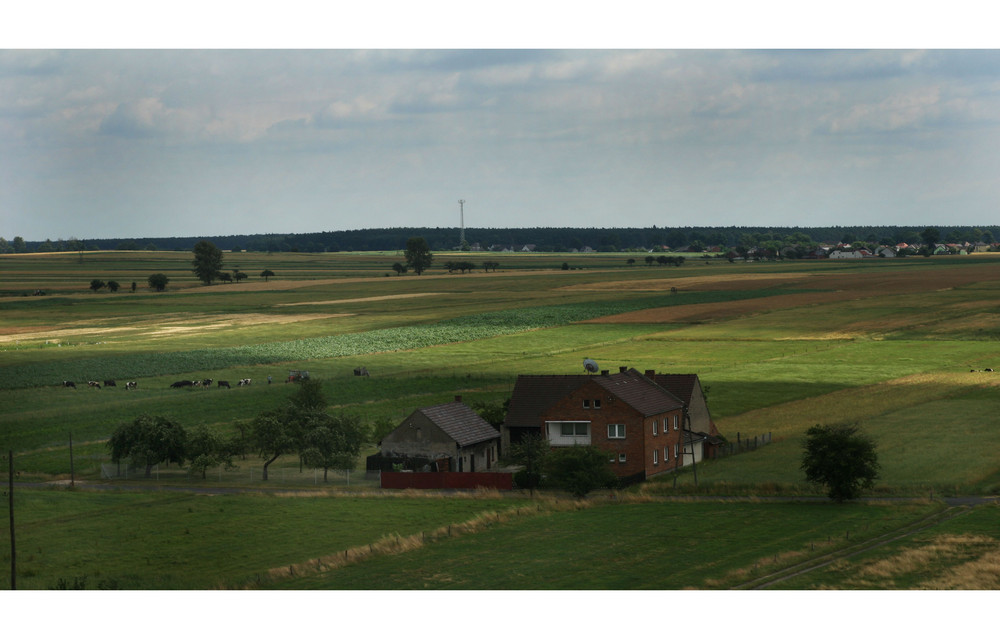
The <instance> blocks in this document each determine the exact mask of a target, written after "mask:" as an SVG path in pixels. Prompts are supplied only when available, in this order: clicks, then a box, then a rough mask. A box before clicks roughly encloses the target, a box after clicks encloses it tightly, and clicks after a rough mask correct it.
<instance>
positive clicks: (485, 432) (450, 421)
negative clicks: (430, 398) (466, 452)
mask: <svg viewBox="0 0 1000 639" xmlns="http://www.w3.org/2000/svg"><path fill="white" fill-rule="evenodd" d="M417 412H418V413H422V414H423V415H424V417H426V418H427V419H429V420H431V421H432V422H433V423H434V425H435V426H437V427H438V428H440V429H441V430H442V431H444V433H445V434H446V435H448V436H449V437H451V438H452V439H454V440H455V442H456V443H457V444H458V445H459V446H463V447H464V446H472V445H473V444H478V443H479V442H484V441H489V440H491V439H496V438H498V437H500V433H499V432H497V429H495V428H493V426H491V425H490V423H489V422H488V421H486V420H485V419H483V418H482V417H480V416H479V413H477V412H476V411H474V410H472V409H471V408H469V407H468V406H467V405H465V404H463V403H462V402H448V403H447V404H438V405H437V406H428V407H427V408H419V409H417Z"/></svg>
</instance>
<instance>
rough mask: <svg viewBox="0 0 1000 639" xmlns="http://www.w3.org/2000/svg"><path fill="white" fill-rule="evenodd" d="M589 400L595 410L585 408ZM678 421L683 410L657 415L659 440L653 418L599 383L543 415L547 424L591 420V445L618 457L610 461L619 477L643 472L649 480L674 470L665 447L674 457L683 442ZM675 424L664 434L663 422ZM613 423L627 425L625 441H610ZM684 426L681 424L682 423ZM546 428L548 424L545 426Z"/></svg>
mask: <svg viewBox="0 0 1000 639" xmlns="http://www.w3.org/2000/svg"><path fill="white" fill-rule="evenodd" d="M585 399H586V400H589V401H590V405H591V408H584V407H583V400H585ZM595 399H599V400H600V401H601V407H600V408H594V407H593V405H594V400H595ZM674 414H676V415H677V416H678V420H681V419H683V415H682V411H681V410H680V409H678V410H675V411H671V412H669V413H664V414H661V415H657V416H656V420H657V424H658V427H657V432H658V433H659V434H658V435H657V436H656V437H653V434H652V422H653V418H652V417H649V418H647V417H645V416H644V415H643V414H641V413H639V412H638V411H636V410H635V409H634V408H632V407H631V406H629V405H628V404H626V403H625V402H623V401H621V400H617V399H615V398H614V397H613V396H611V395H609V394H608V392H607V390H605V389H604V388H602V387H601V386H600V385H598V384H595V383H592V382H591V383H587V384H584V385H583V386H581V387H580V388H579V389H578V390H577V391H575V392H574V393H571V394H570V395H567V396H566V397H565V398H563V399H562V400H560V401H558V402H556V403H555V404H554V405H553V406H552V407H551V408H549V410H548V411H547V412H546V413H545V414H544V415H543V416H542V417H543V420H544V421H589V422H590V443H591V444H592V445H594V446H596V447H598V448H600V449H602V450H605V451H607V452H608V459H610V458H611V457H612V455H613V456H614V459H615V461H614V462H609V464H608V465H609V466H610V467H611V470H612V471H613V472H614V473H615V474H616V475H617V476H619V477H631V476H632V475H636V474H639V473H642V474H644V475H645V476H647V477H649V476H651V475H655V474H657V473H661V472H664V471H666V470H669V469H671V468H673V459H672V458H671V461H670V463H669V464H666V463H664V460H663V447H664V446H667V448H668V450H669V451H670V454H671V456H672V455H673V447H674V444H675V443H678V442H679V441H680V432H681V431H679V430H677V431H675V430H673V426H672V419H673V415H674ZM664 418H667V419H668V421H669V422H670V423H671V426H670V428H669V429H668V431H667V434H666V435H664V434H663V425H662V423H663V420H664ZM609 424H625V439H609V438H608V425H609ZM678 424H680V421H678ZM543 426H544V425H543ZM654 448H658V449H659V453H658V455H659V464H657V465H655V466H654V465H653V449H654ZM622 453H625V460H626V461H625V463H621V462H620V461H619V456H620V455H621V454H622Z"/></svg>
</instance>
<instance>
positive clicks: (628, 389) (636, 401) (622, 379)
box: [592, 368, 684, 416]
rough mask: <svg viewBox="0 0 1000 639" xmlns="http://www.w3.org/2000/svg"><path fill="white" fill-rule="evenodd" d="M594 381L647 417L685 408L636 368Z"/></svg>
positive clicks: (597, 377)
mask: <svg viewBox="0 0 1000 639" xmlns="http://www.w3.org/2000/svg"><path fill="white" fill-rule="evenodd" d="M592 379H593V380H594V381H595V382H596V383H597V384H599V385H600V386H602V387H603V388H604V389H605V390H607V391H608V392H610V393H611V394H613V395H614V396H615V397H617V398H618V399H620V400H622V401H624V402H625V403H626V404H628V405H629V406H631V407H632V408H634V409H635V410H637V411H639V412H640V413H642V414H643V415H646V416H649V415H658V414H660V413H665V412H667V411H671V410H677V409H679V408H684V402H682V401H681V400H680V399H678V398H677V397H675V396H674V395H673V394H672V393H670V391H668V390H667V389H665V388H663V387H662V386H660V385H659V384H657V383H656V382H654V381H653V380H651V379H649V378H648V377H646V376H645V375H643V374H642V373H640V372H639V371H637V370H635V369H634V368H630V369H628V370H627V371H625V372H624V373H618V374H616V375H598V376H595V377H593V378H592Z"/></svg>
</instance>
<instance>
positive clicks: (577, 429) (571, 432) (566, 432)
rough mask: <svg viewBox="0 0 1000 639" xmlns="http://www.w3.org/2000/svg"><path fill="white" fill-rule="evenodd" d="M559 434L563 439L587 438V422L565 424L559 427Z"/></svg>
mask: <svg viewBox="0 0 1000 639" xmlns="http://www.w3.org/2000/svg"><path fill="white" fill-rule="evenodd" d="M559 434H560V435H562V436H563V437H586V436H587V424H586V422H563V423H562V424H560V425H559Z"/></svg>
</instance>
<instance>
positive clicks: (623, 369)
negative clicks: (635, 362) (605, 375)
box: [618, 366, 628, 373]
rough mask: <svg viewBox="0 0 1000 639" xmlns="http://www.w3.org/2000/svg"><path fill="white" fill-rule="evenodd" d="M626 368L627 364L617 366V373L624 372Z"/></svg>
mask: <svg viewBox="0 0 1000 639" xmlns="http://www.w3.org/2000/svg"><path fill="white" fill-rule="evenodd" d="M627 370H628V366H619V367H618V372H619V373H624V372H625V371H627Z"/></svg>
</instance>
